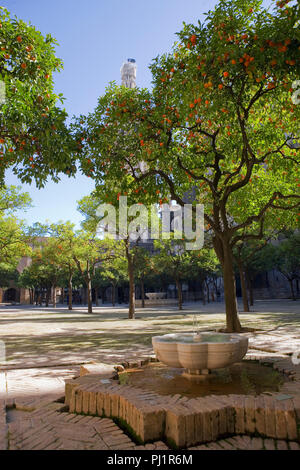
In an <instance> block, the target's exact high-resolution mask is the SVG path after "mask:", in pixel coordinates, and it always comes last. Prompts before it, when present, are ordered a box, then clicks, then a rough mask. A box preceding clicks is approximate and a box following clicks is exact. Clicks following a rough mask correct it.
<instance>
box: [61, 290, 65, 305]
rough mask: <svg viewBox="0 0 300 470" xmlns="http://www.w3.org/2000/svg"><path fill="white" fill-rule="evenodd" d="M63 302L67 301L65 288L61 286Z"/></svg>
mask: <svg viewBox="0 0 300 470" xmlns="http://www.w3.org/2000/svg"><path fill="white" fill-rule="evenodd" d="M61 303H62V304H63V305H64V303H65V288H64V287H62V288H61Z"/></svg>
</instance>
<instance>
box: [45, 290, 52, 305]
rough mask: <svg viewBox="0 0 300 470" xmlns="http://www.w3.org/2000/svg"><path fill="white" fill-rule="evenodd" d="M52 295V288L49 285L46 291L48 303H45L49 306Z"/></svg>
mask: <svg viewBox="0 0 300 470" xmlns="http://www.w3.org/2000/svg"><path fill="white" fill-rule="evenodd" d="M50 295H51V292H50V289H49V287H47V292H46V305H45V306H46V307H49V300H50Z"/></svg>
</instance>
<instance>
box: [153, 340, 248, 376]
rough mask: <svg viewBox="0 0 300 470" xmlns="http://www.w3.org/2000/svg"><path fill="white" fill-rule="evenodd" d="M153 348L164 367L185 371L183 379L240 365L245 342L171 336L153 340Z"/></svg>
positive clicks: (246, 344) (243, 354) (245, 347)
mask: <svg viewBox="0 0 300 470" xmlns="http://www.w3.org/2000/svg"><path fill="white" fill-rule="evenodd" d="M152 344H153V349H154V352H155V354H156V357H157V359H159V360H160V361H161V362H163V363H164V364H167V365H168V366H170V367H175V368H184V369H185V375H186V376H201V375H207V374H209V373H210V371H211V370H213V369H221V368H224V367H228V366H230V365H231V364H233V363H235V362H239V361H241V360H242V358H243V357H244V356H245V354H246V352H247V349H248V338H246V337H244V336H242V335H239V334H234V333H232V334H230V333H212V332H203V333H202V332H201V333H180V334H178V333H177V334H176V333H175V334H174V333H172V334H167V335H163V336H154V337H153V338H152Z"/></svg>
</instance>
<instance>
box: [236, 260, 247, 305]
mask: <svg viewBox="0 0 300 470" xmlns="http://www.w3.org/2000/svg"><path fill="white" fill-rule="evenodd" d="M237 264H238V268H239V275H240V281H241V289H242V297H243V305H244V312H249V302H248V294H247V287H246V281H245V274H244V269H243V264H242V262H241V261H238V263H237Z"/></svg>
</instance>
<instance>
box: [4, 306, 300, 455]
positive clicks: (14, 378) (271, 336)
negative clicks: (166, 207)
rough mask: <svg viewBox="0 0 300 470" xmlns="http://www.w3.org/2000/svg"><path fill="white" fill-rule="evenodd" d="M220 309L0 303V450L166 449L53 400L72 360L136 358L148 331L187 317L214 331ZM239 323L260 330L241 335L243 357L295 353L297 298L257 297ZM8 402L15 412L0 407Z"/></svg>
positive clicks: (235, 443) (73, 368)
mask: <svg viewBox="0 0 300 470" xmlns="http://www.w3.org/2000/svg"><path fill="white" fill-rule="evenodd" d="M223 312H224V306H223V304H221V303H214V304H209V305H208V306H207V305H206V306H203V305H202V304H195V303H193V304H188V305H186V306H185V310H184V312H178V311H177V310H176V309H175V308H168V309H164V310H161V309H158V308H152V309H150V308H147V309H139V310H138V311H137V314H136V316H137V317H138V318H137V319H136V320H128V319H127V310H126V309H125V308H117V309H112V308H111V307H105V308H97V309H95V313H94V314H93V315H88V314H87V313H86V312H85V311H84V310H83V309H79V308H77V309H75V310H73V311H72V312H69V311H68V310H66V309H65V308H64V309H63V308H58V309H56V310H53V309H51V308H50V309H45V308H42V309H41V308H28V307H2V308H1V307H0V331H1V334H0V340H2V341H3V342H4V344H5V347H6V359H7V360H6V362H2V363H1V364H0V449H1V448H2V449H7V448H9V449H167V447H166V445H165V444H164V443H161V442H157V443H154V444H148V445H146V446H145V447H144V446H138V445H136V444H135V443H134V442H133V441H132V440H131V439H130V438H129V437H128V436H126V435H125V434H124V432H123V431H122V430H121V429H119V428H118V427H117V426H116V424H114V423H113V422H112V421H111V420H109V419H101V418H93V417H87V416H86V417H84V416H77V415H72V414H69V413H64V412H59V411H58V410H59V409H61V408H62V404H61V403H54V402H53V400H55V399H56V398H58V397H61V396H62V395H63V393H64V379H67V378H70V377H74V375H78V373H79V366H80V364H83V363H89V362H92V361H94V362H106V363H108V364H114V363H118V362H122V361H124V360H125V359H126V360H134V359H137V358H138V359H142V358H143V357H146V356H148V355H149V354H151V353H152V347H151V337H152V336H153V335H158V334H164V333H169V332H174V331H192V330H193V322H194V315H195V314H197V320H198V325H199V328H200V329H202V330H204V329H214V328H220V327H223V326H224V313H223ZM241 322H242V324H243V326H248V327H252V328H256V329H259V330H260V331H256V332H254V333H249V334H247V335H248V336H249V343H250V348H249V351H248V356H250V357H255V356H256V355H259V356H260V357H261V356H262V355H265V356H268V357H269V356H272V355H274V356H278V355H280V356H286V355H291V354H292V353H294V352H298V351H300V302H291V301H285V302H282V301H273V302H272V301H270V302H257V303H256V305H255V311H253V312H251V313H248V314H241ZM0 346H1V343H0ZM2 346H3V343H2ZM1 403H2V405H1ZM13 403H15V404H17V407H18V410H8V411H7V412H6V411H5V405H8V406H11V405H12V404H13ZM30 403H31V405H30ZM1 407H2V411H1ZM23 408H25V409H26V410H27V411H21V410H22V409H23ZM30 409H31V411H29V410H30ZM7 432H8V434H7ZM7 436H8V439H7ZM193 449H194V448H193ZM195 449H199V450H208V449H231V450H232V449H270V450H271V449H281V450H287V449H292V450H294V449H295V450H299V444H298V443H296V442H290V443H286V442H285V441H280V440H277V441H276V440H271V439H265V440H262V439H261V438H250V437H247V436H235V437H232V438H229V439H226V440H221V441H218V442H215V443H210V444H207V445H201V446H198V447H195Z"/></svg>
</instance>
